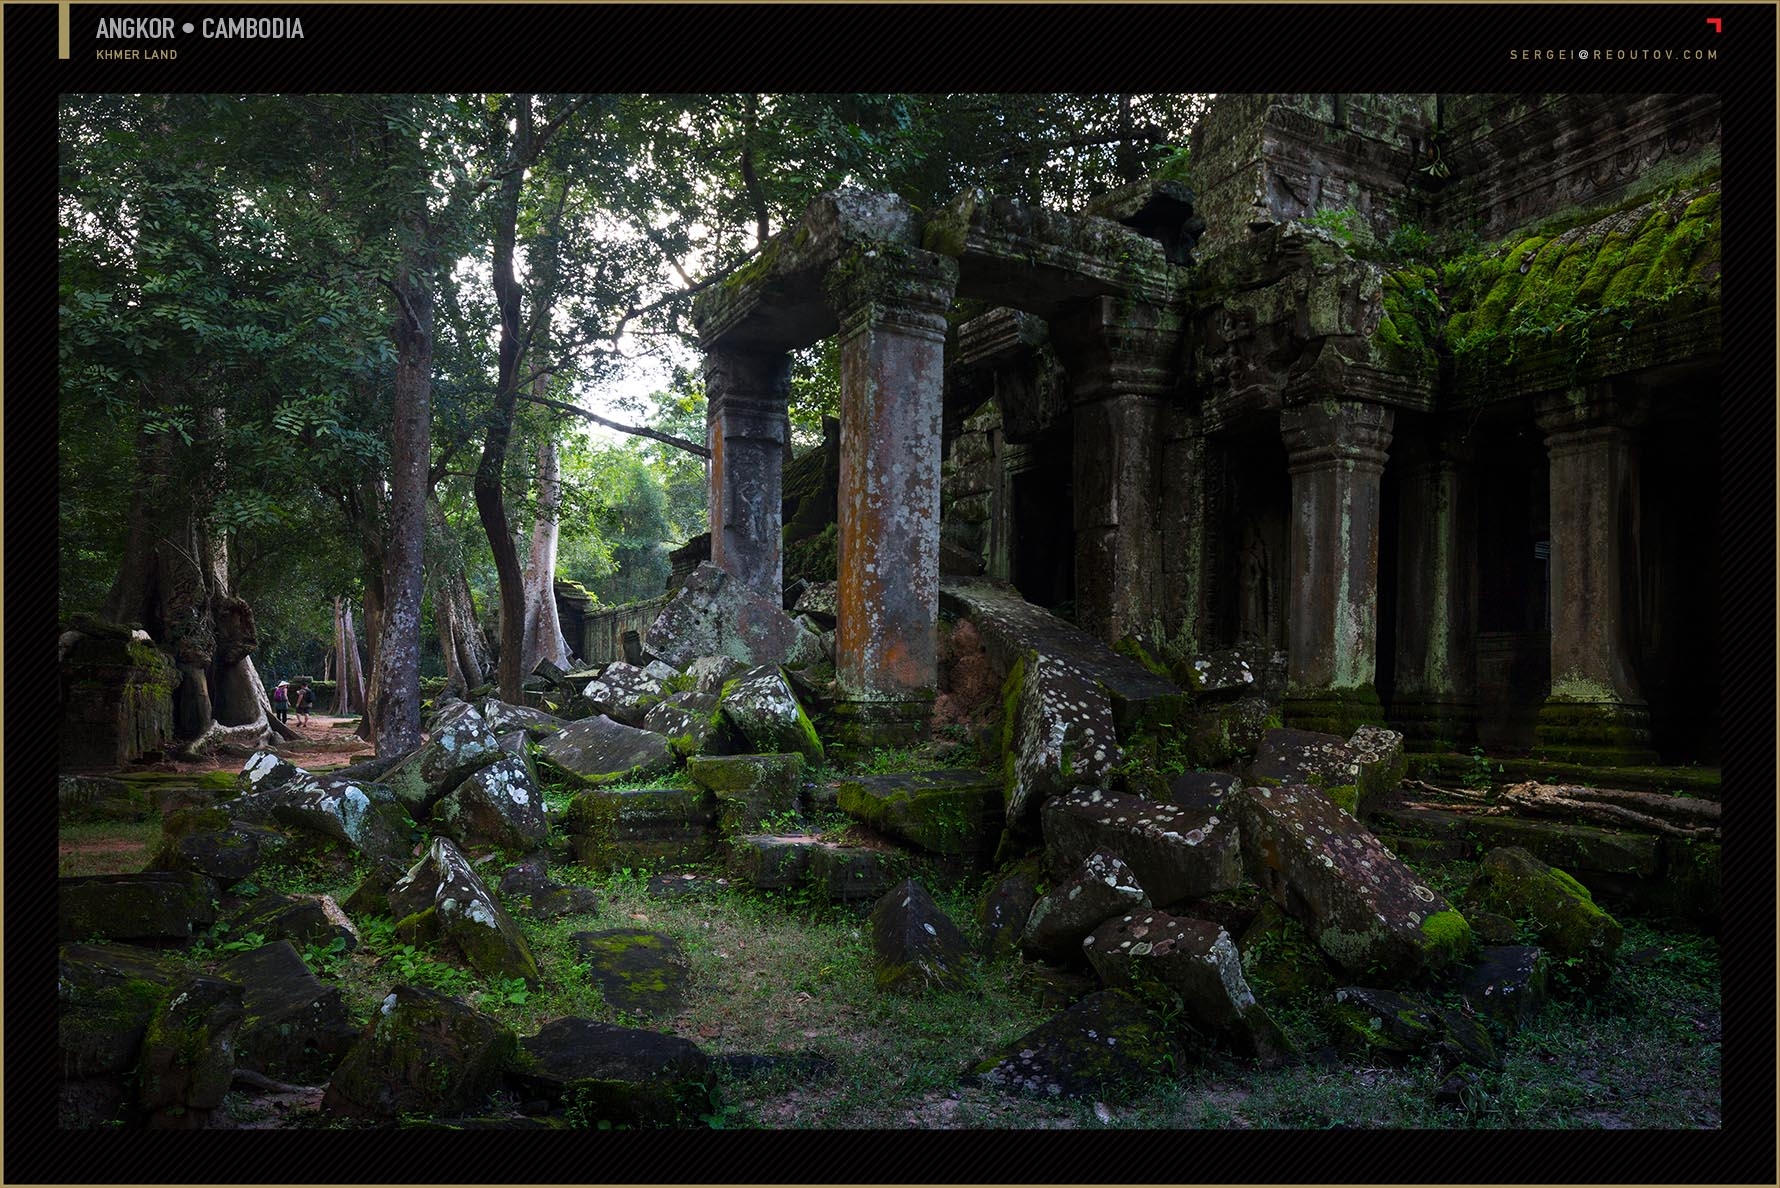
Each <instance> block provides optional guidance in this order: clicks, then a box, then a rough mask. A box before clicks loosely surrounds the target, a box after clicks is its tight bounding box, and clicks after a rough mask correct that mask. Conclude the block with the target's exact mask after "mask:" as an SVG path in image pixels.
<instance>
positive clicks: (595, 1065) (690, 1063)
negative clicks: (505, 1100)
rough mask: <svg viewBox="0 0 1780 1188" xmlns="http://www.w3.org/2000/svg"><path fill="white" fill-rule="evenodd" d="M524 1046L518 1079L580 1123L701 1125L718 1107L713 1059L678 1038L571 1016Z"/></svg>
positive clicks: (515, 1076)
mask: <svg viewBox="0 0 1780 1188" xmlns="http://www.w3.org/2000/svg"><path fill="white" fill-rule="evenodd" d="M521 1043H522V1045H523V1054H524V1056H525V1057H526V1059H525V1060H524V1062H523V1065H522V1067H520V1068H518V1069H516V1070H515V1071H514V1073H513V1074H512V1075H513V1080H514V1081H515V1082H516V1083H518V1084H520V1085H522V1086H524V1087H525V1088H526V1089H527V1090H528V1091H529V1092H530V1093H534V1094H536V1095H538V1096H541V1097H543V1098H545V1099H546V1100H549V1101H551V1102H553V1103H557V1104H559V1105H560V1106H561V1107H562V1110H563V1113H564V1115H565V1116H566V1117H568V1118H569V1119H570V1120H571V1121H572V1122H573V1123H574V1124H575V1125H577V1126H580V1127H588V1128H592V1127H596V1126H601V1125H613V1126H696V1125H698V1124H699V1120H700V1119H701V1118H702V1117H704V1116H706V1115H708V1114H710V1113H711V1111H712V1110H713V1109H714V1108H715V1101H716V1099H715V1096H714V1087H713V1085H712V1083H711V1081H712V1078H711V1069H710V1061H709V1059H708V1058H707V1057H706V1056H705V1054H704V1053H703V1052H701V1051H700V1050H699V1049H698V1047H697V1045H695V1044H693V1043H691V1042H690V1041H688V1040H684V1039H681V1038H679V1037H678V1036H672V1035H662V1034H660V1033H659V1032H653V1031H640V1030H637V1029H635V1028H630V1027H618V1026H614V1025H613V1024H610V1023H599V1022H595V1021H594V1020H592V1019H574V1018H569V1019H555V1020H552V1021H551V1022H549V1023H546V1024H545V1025H544V1026H543V1027H542V1028H540V1029H539V1031H538V1034H537V1035H535V1036H530V1037H528V1038H526V1039H525V1040H523V1041H521Z"/></svg>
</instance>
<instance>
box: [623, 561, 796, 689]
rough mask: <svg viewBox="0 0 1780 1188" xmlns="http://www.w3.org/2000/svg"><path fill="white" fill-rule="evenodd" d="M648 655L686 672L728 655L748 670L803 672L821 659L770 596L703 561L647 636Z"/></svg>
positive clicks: (654, 623)
mask: <svg viewBox="0 0 1780 1188" xmlns="http://www.w3.org/2000/svg"><path fill="white" fill-rule="evenodd" d="M643 646H644V648H646V649H647V650H648V651H649V652H650V653H652V654H653V655H655V656H657V657H659V658H660V659H662V660H664V661H666V662H667V663H668V664H671V665H673V666H674V667H675V668H678V669H685V668H686V667H687V666H688V665H690V664H691V663H692V662H693V661H694V660H696V659H698V658H699V657H701V656H728V657H730V658H731V659H734V660H738V661H740V662H742V663H743V664H747V665H750V666H754V665H761V664H773V665H777V664H786V665H790V666H791V667H793V668H801V667H802V666H803V665H805V664H812V663H814V662H815V661H816V660H818V659H819V658H820V656H821V647H820V645H819V644H818V643H817V641H816V638H815V636H813V635H812V634H811V633H810V632H808V631H806V630H805V629H804V628H802V627H800V626H798V625H797V623H795V622H794V621H792V619H791V617H790V616H789V615H787V614H786V613H785V609H784V607H783V606H782V605H780V603H779V600H778V599H777V598H771V597H767V596H766V595H763V594H761V593H760V592H758V591H756V590H751V589H749V588H748V587H747V586H745V585H743V584H742V583H741V582H738V581H736V580H734V579H733V578H731V577H730V576H729V575H728V574H726V573H724V572H723V571H722V570H721V569H718V568H717V567H716V566H715V565H712V564H711V563H710V562H705V563H704V564H702V565H700V566H699V567H698V568H697V569H696V570H694V571H693V572H692V573H691V574H690V575H689V576H688V577H687V578H686V584H685V585H684V586H682V587H681V588H680V590H679V591H678V592H677V593H675V595H674V596H673V597H672V598H671V599H670V600H669V601H668V604H667V606H666V607H665V608H664V609H663V610H662V612H661V614H660V616H658V617H657V618H656V620H655V622H653V623H652V624H650V626H649V630H648V633H647V634H645V635H644V637H643Z"/></svg>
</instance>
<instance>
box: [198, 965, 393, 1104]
mask: <svg viewBox="0 0 1780 1188" xmlns="http://www.w3.org/2000/svg"><path fill="white" fill-rule="evenodd" d="M219 972H220V973H221V975H222V977H224V978H226V979H227V980H228V981H231V982H237V983H239V984H240V985H241V986H243V987H244V988H245V991H246V993H245V995H244V997H243V998H242V1001H241V1007H242V1012H243V1016H244V1017H243V1022H242V1025H241V1029H240V1030H239V1031H238V1032H237V1033H236V1036H235V1064H236V1066H237V1067H240V1068H247V1069H252V1070H253V1071H254V1072H257V1073H262V1074H264V1075H265V1076H268V1077H272V1078H275V1079H277V1080H280V1081H293V1082H296V1083H298V1084H303V1085H319V1084H325V1083H326V1082H327V1079H328V1077H329V1076H330V1075H332V1073H333V1071H334V1069H335V1068H337V1067H338V1066H339V1064H340V1061H341V1060H343V1059H344V1058H345V1056H346V1052H347V1050H348V1049H349V1048H351V1047H352V1045H353V1042H354V1041H356V1040H357V1039H358V1034H359V1029H358V1028H357V1027H354V1026H353V1025H352V1021H351V1020H350V1019H349V1018H348V1017H347V1011H346V1001H345V999H344V998H343V997H342V996H341V993H340V988H339V987H338V986H330V985H327V984H325V983H323V982H322V981H321V979H319V978H317V977H316V976H315V975H314V974H313V973H311V972H310V971H309V967H308V966H307V965H305V964H304V962H303V958H302V956H301V955H299V954H298V952H297V950H296V949H294V948H293V947H291V943H290V942H289V941H287V940H278V941H273V942H271V943H270V944H265V945H261V946H260V947H259V948H257V949H254V950H253V951H252V952H248V953H242V954H239V955H238V956H235V957H232V958H230V959H229V960H228V961H225V962H224V963H223V964H222V967H221V969H220V970H219Z"/></svg>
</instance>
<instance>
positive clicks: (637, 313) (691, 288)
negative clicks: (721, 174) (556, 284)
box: [612, 243, 766, 342]
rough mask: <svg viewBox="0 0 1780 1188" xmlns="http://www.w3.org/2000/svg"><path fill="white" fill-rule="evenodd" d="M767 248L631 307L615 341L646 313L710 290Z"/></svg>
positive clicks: (761, 245) (615, 331) (614, 331)
mask: <svg viewBox="0 0 1780 1188" xmlns="http://www.w3.org/2000/svg"><path fill="white" fill-rule="evenodd" d="M765 246H766V244H765V243H758V244H755V245H754V247H753V248H751V249H750V250H749V251H748V254H747V255H745V256H743V257H742V258H741V259H740V260H737V261H736V262H735V263H734V264H731V265H730V266H729V267H728V268H725V269H723V270H722V271H721V272H714V273H712V274H711V275H710V276H707V277H706V278H705V279H704V280H701V281H698V282H696V283H695V284H690V285H688V286H686V287H685V288H684V289H676V290H675V291H673V292H672V293H669V294H668V295H667V296H665V297H662V298H660V299H659V300H656V301H651V302H650V303H649V304H647V305H633V306H631V307H630V309H628V310H626V311H625V314H624V316H623V317H621V318H619V319H618V324H617V325H616V326H614V327H612V339H613V341H614V342H616V341H617V339H618V336H619V335H621V334H623V333H624V328H625V326H627V325H629V324H630V323H631V322H632V321H634V320H635V319H637V318H639V317H641V316H643V315H644V314H646V313H652V312H653V311H655V310H658V309H661V308H662V307H664V306H668V305H672V304H674V303H675V302H676V301H684V300H685V299H686V298H688V297H691V296H692V295H694V294H695V293H699V292H701V291H703V290H705V289H708V288H710V287H711V286H712V285H714V284H717V283H718V282H720V281H722V280H723V279H724V278H725V277H727V276H729V275H730V274H731V273H732V272H734V271H735V270H736V269H738V268H740V267H741V266H742V265H744V264H746V263H747V262H748V261H749V260H752V259H753V258H754V257H755V256H758V255H759V254H760V251H761V249H762V248H764V247H765Z"/></svg>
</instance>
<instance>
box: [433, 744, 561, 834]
mask: <svg viewBox="0 0 1780 1188" xmlns="http://www.w3.org/2000/svg"><path fill="white" fill-rule="evenodd" d="M432 820H433V824H434V826H435V827H436V828H438V829H439V830H441V831H442V832H443V833H444V834H445V835H446V836H447V837H449V838H451V839H452V840H453V841H456V842H457V843H458V844H459V845H466V846H494V847H496V848H498V849H502V850H508V851H513V852H518V853H524V852H526V851H529V850H533V849H536V848H537V847H538V846H541V845H543V844H544V839H545V837H547V836H548V835H549V832H550V823H549V822H548V821H547V820H546V819H545V816H544V794H543V792H542V791H540V790H539V788H538V786H537V783H536V782H535V781H534V780H533V779H532V772H531V769H530V767H529V766H528V765H527V764H526V761H525V760H524V759H520V758H516V757H515V756H512V755H505V756H502V757H501V758H500V759H497V760H495V761H494V762H493V763H490V764H489V765H488V766H486V767H482V768H478V769H477V770H476V771H474V772H472V773H471V774H470V775H468V776H467V777H465V778H464V780H463V782H462V783H460V784H458V786H457V787H455V788H453V789H452V790H451V791H450V792H448V793H446V794H445V795H444V796H443V797H441V798H440V799H439V801H438V803H436V804H434V805H433V813H432Z"/></svg>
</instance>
